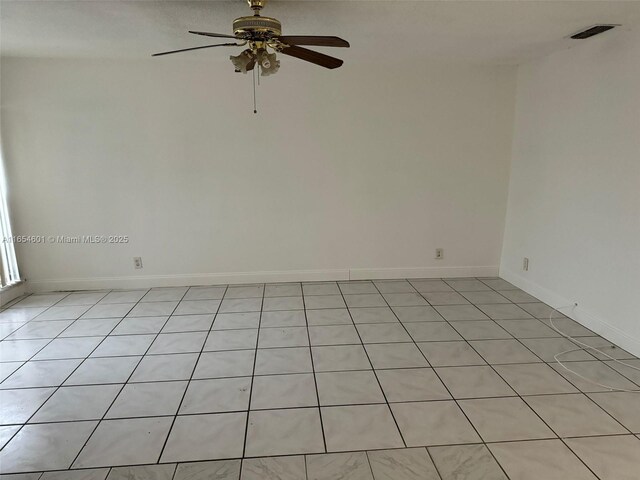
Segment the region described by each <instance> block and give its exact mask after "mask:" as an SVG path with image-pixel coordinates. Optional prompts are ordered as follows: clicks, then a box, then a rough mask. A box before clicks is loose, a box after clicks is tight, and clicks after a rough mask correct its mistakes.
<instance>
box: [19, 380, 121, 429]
mask: <svg viewBox="0 0 640 480" xmlns="http://www.w3.org/2000/svg"><path fill="white" fill-rule="evenodd" d="M121 388H122V385H118V384H113V385H87V386H78V387H61V388H59V389H58V390H57V391H56V392H55V393H54V394H53V395H52V396H51V398H49V400H47V403H45V404H44V405H43V406H42V408H40V410H38V412H37V413H36V414H35V415H34V416H33V418H32V419H31V420H30V421H29V422H30V423H40V422H64V421H70V420H100V419H101V418H102V416H103V415H104V413H105V412H106V411H107V409H108V408H109V405H111V402H113V399H114V398H116V395H118V392H120V389H121Z"/></svg>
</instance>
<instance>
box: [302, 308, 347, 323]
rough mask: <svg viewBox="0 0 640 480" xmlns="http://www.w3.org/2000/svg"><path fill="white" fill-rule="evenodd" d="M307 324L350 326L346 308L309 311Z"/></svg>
mask: <svg viewBox="0 0 640 480" xmlns="http://www.w3.org/2000/svg"><path fill="white" fill-rule="evenodd" d="M306 313H307V322H309V325H310V326H311V325H315V326H320V325H352V324H353V321H352V320H351V315H349V310H347V309H346V308H326V309H323V310H309V311H308V312H306Z"/></svg>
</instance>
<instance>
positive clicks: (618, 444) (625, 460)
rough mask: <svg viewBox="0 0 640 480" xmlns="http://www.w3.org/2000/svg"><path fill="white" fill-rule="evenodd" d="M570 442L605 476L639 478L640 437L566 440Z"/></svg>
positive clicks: (624, 479)
mask: <svg viewBox="0 0 640 480" xmlns="http://www.w3.org/2000/svg"><path fill="white" fill-rule="evenodd" d="M566 442H567V445H568V446H569V448H570V449H571V450H573V451H574V453H575V454H576V455H578V457H580V458H581V459H582V461H583V462H584V463H586V464H587V466H588V467H589V468H591V470H592V471H593V472H594V473H595V474H596V475H597V476H598V477H600V479H601V480H636V479H637V478H638V472H639V471H640V470H639V467H640V460H639V459H640V440H639V439H638V438H636V437H634V436H633V435H617V436H614V437H586V438H571V439H567V440H566Z"/></svg>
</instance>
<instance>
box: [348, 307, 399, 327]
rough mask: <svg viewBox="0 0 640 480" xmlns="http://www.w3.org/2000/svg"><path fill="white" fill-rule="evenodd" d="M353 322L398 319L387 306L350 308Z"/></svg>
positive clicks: (384, 321)
mask: <svg viewBox="0 0 640 480" xmlns="http://www.w3.org/2000/svg"><path fill="white" fill-rule="evenodd" d="M349 312H351V316H352V317H353V323H355V324H356V325H357V324H360V323H397V322H398V319H397V318H396V316H395V315H394V313H393V311H392V310H391V309H390V308H389V307H372V308H371V307H370V308H352V309H350V310H349Z"/></svg>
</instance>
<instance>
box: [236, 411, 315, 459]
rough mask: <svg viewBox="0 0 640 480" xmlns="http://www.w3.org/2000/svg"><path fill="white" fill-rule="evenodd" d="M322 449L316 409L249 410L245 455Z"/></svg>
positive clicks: (285, 453) (294, 452) (289, 453)
mask: <svg viewBox="0 0 640 480" xmlns="http://www.w3.org/2000/svg"><path fill="white" fill-rule="evenodd" d="M323 415H324V413H323ZM319 452H324V442H323V439H322V427H321V425H320V413H319V411H318V409H317V408H298V409H286V410H259V411H252V412H249V425H248V430H247V441H246V446H245V456H247V457H262V456H273V455H297V454H301V453H319Z"/></svg>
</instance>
